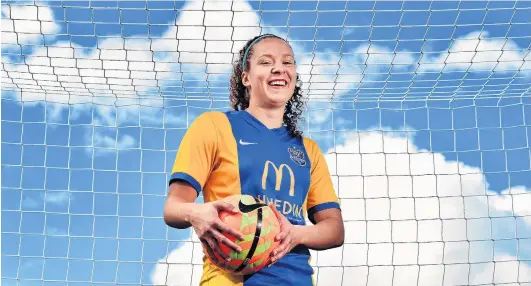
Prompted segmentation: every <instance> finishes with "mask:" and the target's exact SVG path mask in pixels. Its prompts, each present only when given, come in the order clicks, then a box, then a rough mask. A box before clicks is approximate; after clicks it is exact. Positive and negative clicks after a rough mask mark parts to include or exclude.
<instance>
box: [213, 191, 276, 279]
mask: <svg viewBox="0 0 531 286" xmlns="http://www.w3.org/2000/svg"><path fill="white" fill-rule="evenodd" d="M240 200H241V202H242V203H243V204H246V205H252V204H256V203H258V201H257V200H256V199H255V198H253V197H252V196H249V195H233V196H230V197H227V198H225V199H223V201H226V202H229V203H230V204H232V205H233V206H235V207H236V209H237V210H239V211H240V212H238V213H233V212H220V216H219V217H220V219H221V220H222V221H223V222H224V223H226V224H227V225H228V226H229V227H232V228H234V229H236V230H239V231H240V232H241V233H242V234H243V235H244V239H243V240H241V241H240V240H237V239H236V238H235V237H233V236H231V235H229V234H226V233H223V234H224V235H225V236H227V238H229V239H230V240H231V241H234V242H235V243H236V244H237V245H239V246H240V247H241V248H242V251H241V252H240V253H237V252H236V251H233V250H232V249H231V248H229V247H228V246H226V245H224V244H220V247H221V249H222V251H223V252H224V253H225V254H227V255H228V256H229V257H230V258H231V260H230V261H226V260H224V259H222V258H221V257H220V256H218V255H217V254H216V253H207V252H206V251H205V253H206V257H207V258H208V259H209V260H210V261H211V262H212V263H213V264H214V265H216V266H218V268H220V269H221V270H222V271H224V272H228V273H229V274H235V275H245V274H251V273H254V272H256V271H259V270H260V269H262V268H263V267H265V266H267V265H268V264H269V263H270V254H271V252H272V251H273V250H274V249H275V248H276V247H277V246H278V244H279V243H278V242H276V241H275V240H274V238H275V236H276V235H277V234H278V233H279V231H280V223H279V221H278V219H277V218H276V216H275V214H274V212H273V211H272V210H271V209H270V207H269V206H262V207H259V208H257V209H254V210H252V211H250V212H246V213H243V212H241V210H240V209H239V203H240ZM259 212H261V219H262V222H261V229H260V234H259V237H258V241H257V244H256V245H255V248H254V251H253V253H252V255H251V256H250V257H248V256H249V251H251V248H252V246H253V242H255V241H254V240H255V235H256V232H257V227H258V218H259V217H258V213H259ZM203 248H204V249H205V247H203ZM247 259H248V261H247V264H246V266H245V267H243V268H242V267H241V266H242V263H244V262H246V260H247ZM236 270H239V271H236Z"/></svg>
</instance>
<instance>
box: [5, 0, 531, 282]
mask: <svg viewBox="0 0 531 286" xmlns="http://www.w3.org/2000/svg"><path fill="white" fill-rule="evenodd" d="M530 10H531V4H530V3H529V2H511V1H502V2H479V1H470V2H467V1H462V2H461V1H460V2H447V1H434V2H420V1H412V2H401V1H395V2H393V1H391V2H379V1H376V2H359V1H356V2H353V1H352V2H351V1H348V2H345V1H319V2H313V1H305V2H299V1H278V2H273V1H250V2H243V1H231V2H229V1H221V0H220V1H205V2H203V1H185V2H180V1H129V2H127V1H75V2H74V1H2V110H1V112H2V116H1V117H2V126H1V127H2V134H1V136H2V139H1V142H2V146H1V147H2V163H1V165H2V174H1V175H2V194H1V199H2V230H1V233H2V236H1V240H2V269H1V270H2V271H1V272H2V284H5V285H19V284H20V285H26V284H27V285H33V284H39V285H41V284H45V285H64V284H73V285H85V284H109V285H111V284H112V285H115V284H130V285H138V284H142V285H198V282H199V280H200V276H201V273H202V250H201V247H200V244H199V241H198V240H197V237H196V236H195V234H193V233H192V232H191V231H190V230H176V229H173V228H169V227H167V226H166V225H165V224H164V221H163V219H162V210H163V206H164V202H165V196H166V192H167V181H168V179H169V176H170V173H171V168H172V164H173V160H174V158H175V154H176V152H177V150H178V148H179V143H180V140H181V139H182V136H183V135H184V133H185V132H186V130H187V127H188V126H189V124H190V123H191V122H192V121H193V120H194V119H195V118H196V117H197V116H198V115H200V114H201V113H203V112H205V111H208V110H226V109H227V108H228V96H229V93H228V80H229V78H230V73H231V70H232V62H233V61H234V60H235V59H236V56H237V53H238V51H239V49H240V48H241V47H242V46H243V44H244V43H245V42H246V41H247V40H248V39H250V38H251V37H253V36H255V35H258V34H261V33H275V34H277V35H280V36H281V37H283V38H285V39H287V40H289V42H290V44H291V45H292V46H293V49H294V51H295V54H296V58H297V63H298V67H297V70H298V73H299V75H300V76H301V79H302V82H303V92H304V95H305V96H306V97H307V99H308V104H307V109H306V110H305V113H304V116H305V119H306V122H305V125H304V126H302V129H303V131H304V132H305V135H306V136H307V137H310V138H312V139H314V140H315V141H316V142H317V143H318V144H319V146H320V147H321V149H322V150H323V152H324V153H325V154H326V159H327V163H328V166H329V168H330V172H331V175H332V179H333V182H334V186H335V190H336V192H337V194H338V196H339V198H340V200H341V204H342V209H343V219H344V222H345V231H346V237H345V243H344V245H343V246H341V247H339V248H335V249H331V250H326V251H319V252H315V251H312V255H313V258H312V261H311V265H312V266H313V268H314V270H315V273H314V281H315V283H316V285H393V286H395V285H408V286H409V285H531V207H530V206H531V193H530V192H529V189H530V188H531V180H530V178H531V168H530V161H531V160H530V156H531V153H530V144H531V136H530V132H531V100H530V88H531V66H530V63H529V62H530V59H531V55H530V43H531V36H530V34H529V29H530V28H531V18H530V16H529V15H531V11H530ZM201 200H202V197H200V198H199V201H201Z"/></svg>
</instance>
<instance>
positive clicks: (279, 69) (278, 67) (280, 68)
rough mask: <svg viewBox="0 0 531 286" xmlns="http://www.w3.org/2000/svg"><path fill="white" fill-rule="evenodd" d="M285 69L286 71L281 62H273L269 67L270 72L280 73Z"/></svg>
mask: <svg viewBox="0 0 531 286" xmlns="http://www.w3.org/2000/svg"><path fill="white" fill-rule="evenodd" d="M285 71H286V69H285V68H284V66H283V65H282V62H277V63H275V64H274V65H273V67H272V68H271V73H272V74H280V73H284V72H285Z"/></svg>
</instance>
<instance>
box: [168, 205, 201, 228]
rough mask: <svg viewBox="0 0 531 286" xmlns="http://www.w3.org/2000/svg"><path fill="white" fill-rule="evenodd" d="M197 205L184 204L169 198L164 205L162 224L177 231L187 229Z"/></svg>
mask: <svg viewBox="0 0 531 286" xmlns="http://www.w3.org/2000/svg"><path fill="white" fill-rule="evenodd" d="M197 207H198V204H197V203H186V202H181V201H179V200H176V199H174V198H169V199H168V200H167V201H166V204H165V205H164V222H165V223H166V224H167V225H168V226H171V227H174V228H178V229H185V228H189V227H190V226H192V225H191V223H190V221H191V220H192V217H193V214H194V211H193V210H194V209H196V208H197Z"/></svg>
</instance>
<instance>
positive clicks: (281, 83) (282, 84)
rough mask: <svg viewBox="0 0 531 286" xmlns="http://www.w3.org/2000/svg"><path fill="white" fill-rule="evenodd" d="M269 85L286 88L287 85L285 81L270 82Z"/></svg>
mask: <svg viewBox="0 0 531 286" xmlns="http://www.w3.org/2000/svg"><path fill="white" fill-rule="evenodd" d="M269 84H270V85H279V86H284V85H286V82H285V81H283V80H274V81H272V82H270V83H269Z"/></svg>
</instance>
